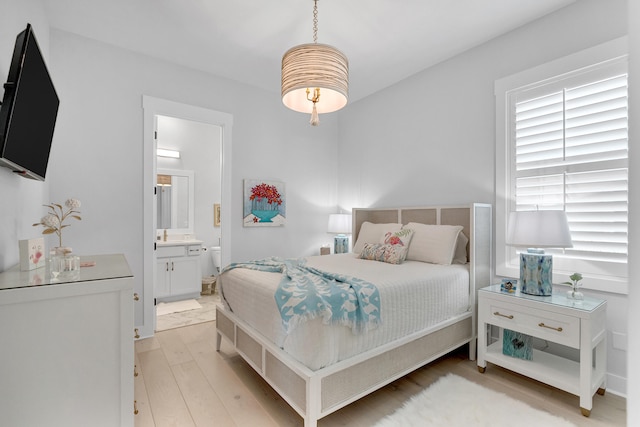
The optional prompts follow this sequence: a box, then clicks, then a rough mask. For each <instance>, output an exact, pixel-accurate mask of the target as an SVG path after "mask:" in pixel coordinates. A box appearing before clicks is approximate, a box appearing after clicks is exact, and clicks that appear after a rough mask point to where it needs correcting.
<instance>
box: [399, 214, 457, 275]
mask: <svg viewBox="0 0 640 427" xmlns="http://www.w3.org/2000/svg"><path fill="white" fill-rule="evenodd" d="M405 227H406V228H409V229H412V230H413V238H412V242H411V246H410V247H409V253H408V254H407V259H408V260H413V261H422V262H430V263H432V264H442V265H449V264H451V262H452V261H453V257H454V255H455V250H456V242H457V241H458V235H459V234H460V231H461V230H462V228H463V227H462V226H461V225H432V224H419V223H417V222H410V223H409V224H407V225H406V226H405ZM465 258H466V255H465Z"/></svg>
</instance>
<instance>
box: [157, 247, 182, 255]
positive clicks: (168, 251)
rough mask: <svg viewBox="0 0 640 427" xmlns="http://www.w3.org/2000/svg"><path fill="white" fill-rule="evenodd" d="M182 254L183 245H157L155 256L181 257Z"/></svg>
mask: <svg viewBox="0 0 640 427" xmlns="http://www.w3.org/2000/svg"><path fill="white" fill-rule="evenodd" d="M184 255H185V251H184V246H158V247H157V249H156V257H158V258H171V257H181V256H184Z"/></svg>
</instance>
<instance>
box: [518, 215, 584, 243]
mask: <svg viewBox="0 0 640 427" xmlns="http://www.w3.org/2000/svg"><path fill="white" fill-rule="evenodd" d="M506 244H507V245H510V246H523V247H528V248H570V247H572V246H573V243H572V242H571V232H570V231H569V224H568V222H567V215H566V214H565V212H564V211H558V210H548V211H522V212H511V214H510V215H509V223H508V228H507V239H506Z"/></svg>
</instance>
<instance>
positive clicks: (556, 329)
mask: <svg viewBox="0 0 640 427" xmlns="http://www.w3.org/2000/svg"><path fill="white" fill-rule="evenodd" d="M538 326H540V327H541V328H547V329H553V330H554V331H558V332H562V327H561V326H558V327H557V328H554V327H553V326H547V325H545V324H544V323H542V322H541V323H538Z"/></svg>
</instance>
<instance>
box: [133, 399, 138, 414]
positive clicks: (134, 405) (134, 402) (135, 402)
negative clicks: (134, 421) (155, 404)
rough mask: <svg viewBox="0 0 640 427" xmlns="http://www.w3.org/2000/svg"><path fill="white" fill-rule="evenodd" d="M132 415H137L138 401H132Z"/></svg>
mask: <svg viewBox="0 0 640 427" xmlns="http://www.w3.org/2000/svg"><path fill="white" fill-rule="evenodd" d="M133 414H134V415H138V401H137V400H134V401H133Z"/></svg>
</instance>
